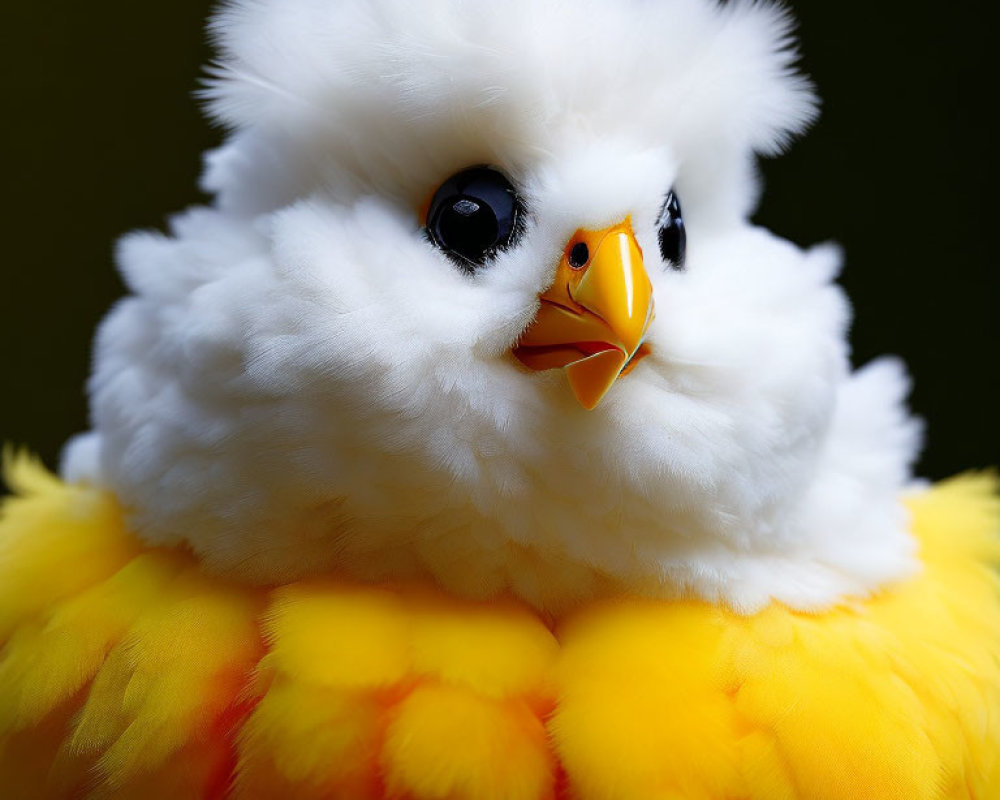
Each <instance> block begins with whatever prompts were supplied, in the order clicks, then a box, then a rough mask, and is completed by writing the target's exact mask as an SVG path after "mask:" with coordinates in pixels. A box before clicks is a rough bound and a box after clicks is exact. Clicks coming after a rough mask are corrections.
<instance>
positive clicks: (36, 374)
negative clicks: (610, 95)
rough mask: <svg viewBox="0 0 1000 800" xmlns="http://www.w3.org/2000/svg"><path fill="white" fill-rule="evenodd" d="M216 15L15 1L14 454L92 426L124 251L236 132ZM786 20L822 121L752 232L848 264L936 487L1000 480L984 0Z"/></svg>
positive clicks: (842, 10) (866, 327) (859, 359)
mask: <svg viewBox="0 0 1000 800" xmlns="http://www.w3.org/2000/svg"><path fill="white" fill-rule="evenodd" d="M331 2H332V0H331ZM210 5H211V4H210V3H209V2H207V1H206V0H170V1H169V2H165V0H145V2H141V3H137V2H134V1H132V2H125V0H105V1H104V2H102V3H77V2H70V0H56V2H52V3H48V4H28V3H14V2H9V3H6V4H5V8H4V14H3V16H4V19H3V23H2V26H3V28H4V29H5V30H4V31H3V34H2V35H3V37H4V39H5V40H6V41H4V42H3V43H2V47H0V59H2V64H0V67H2V71H0V75H2V78H0V80H2V81H3V84H4V90H3V106H2V107H3V117H2V119H3V122H2V124H0V131H2V135H3V137H4V139H5V144H4V148H3V152H4V155H5V158H4V164H5V166H4V174H5V178H6V180H5V182H4V192H3V199H4V204H5V211H4V213H3V214H2V215H0V218H2V222H3V239H2V242H3V245H2V252H3V259H4V260H3V266H2V270H3V273H2V281H0V337H2V338H0V341H2V342H3V346H2V347H3V354H4V357H5V358H4V361H5V363H4V364H3V367H2V369H0V381H2V385H0V440H6V441H10V442H14V443H17V444H23V445H28V446H30V447H31V448H32V449H34V450H35V451H37V452H39V453H40V454H41V455H42V456H43V457H44V458H45V460H46V461H47V462H48V463H49V464H50V465H54V464H55V463H56V461H57V457H58V452H59V448H60V446H61V444H62V442H63V441H64V440H65V439H66V437H67V436H69V435H70V434H72V433H74V432H76V431H79V430H81V429H83V428H84V427H85V425H86V410H85V399H84V390H83V386H84V381H85V378H86V375H87V372H88V362H89V358H90V342H91V336H92V332H93V329H94V326H95V324H96V323H97V321H98V320H99V319H100V318H101V316H102V315H103V314H104V312H105V311H106V309H107V308H108V306H109V305H110V304H111V303H112V302H114V300H115V298H116V297H118V296H120V295H121V293H122V287H121V284H120V283H119V281H118V279H117V277H116V276H115V274H114V270H113V268H112V264H111V247H112V242H113V240H114V239H115V237H117V236H118V235H120V234H121V233H123V232H125V231H127V230H129V229H131V228H135V227H154V226H160V225H162V223H163V219H164V216H165V215H166V214H168V213H170V212H172V211H175V210H179V209H181V208H183V207H185V206H187V205H189V204H192V203H197V202H199V201H200V200H201V199H202V198H201V197H200V195H199V194H198V192H197V190H196V187H195V181H196V177H197V175H198V172H199V168H200V153H201V151H202V150H204V149H205V148H207V147H209V146H211V145H212V144H214V143H216V142H217V141H218V140H219V136H220V133H219V131H217V130H212V129H211V128H210V126H209V125H208V124H207V123H206V122H204V121H203V120H202V119H201V117H200V115H199V112H198V108H197V103H196V102H195V101H194V99H193V98H192V91H193V90H194V89H195V88H196V86H197V81H198V78H199V75H200V74H201V73H200V65H202V64H204V63H206V62H207V61H208V59H209V58H210V52H209V49H208V47H207V46H206V44H205V37H204V35H203V33H202V21H203V18H204V17H205V16H206V14H207V12H208V11H209V8H210ZM791 5H792V8H793V11H794V12H795V14H796V15H797V16H798V18H799V21H800V28H799V30H800V37H801V41H802V49H803V53H804V59H803V65H804V67H805V69H806V71H807V72H809V73H810V74H811V75H812V76H813V78H814V80H815V81H816V83H817V84H818V86H819V89H820V93H821V95H822V97H823V100H824V107H823V116H822V118H821V120H820V122H819V123H818V125H817V126H816V127H815V128H814V130H813V131H812V132H811V133H810V134H809V135H808V136H807V137H806V138H805V139H802V140H800V141H799V142H797V143H796V144H795V145H794V146H793V147H792V149H791V150H790V152H789V153H788V154H786V155H785V156H783V157H782V158H781V159H778V160H777V161H772V162H768V163H766V164H765V165H764V173H765V176H766V179H767V188H766V191H765V195H764V200H763V203H762V206H761V209H760V211H759V213H758V215H757V219H758V220H759V221H760V222H761V223H763V224H765V225H767V226H768V227H770V228H772V229H773V230H775V231H777V232H779V233H780V234H782V235H784V236H786V237H788V238H790V239H792V240H794V241H796V242H799V243H802V244H809V243H814V242H818V241H824V240H829V239H832V240H835V241H838V242H840V243H841V244H842V245H843V246H844V247H845V249H846V252H847V266H846V269H845V271H844V274H843V279H842V282H843V283H844V285H845V286H846V287H847V289H848V291H849V293H850V295H851V298H852V299H853V302H854V306H855V310H856V322H855V325H854V328H853V331H852V334H851V341H852V343H853V347H854V355H855V361H856V363H864V362H865V361H867V360H869V359H871V358H872V357H874V356H876V355H879V354H881V353H896V354H899V355H901V356H902V357H903V358H904V359H905V360H906V362H907V363H908V364H909V367H910V369H911V371H912V372H913V374H914V375H915V378H916V389H915V392H914V394H913V397H912V404H913V407H914V408H915V409H916V411H917V412H918V413H919V414H921V415H922V416H924V417H925V418H927V420H928V422H929V436H928V443H927V447H926V450H925V454H924V457H923V459H922V461H921V464H920V472H921V473H922V474H924V475H926V476H929V477H933V478H940V477H944V476H946V475H949V474H951V473H954V472H956V471H959V470H962V469H964V468H968V467H981V466H986V465H989V464H997V463H1000V426H998V414H997V410H996V404H997V401H996V397H997V394H996V391H995V386H996V378H995V374H996V372H997V356H996V351H997V345H998V343H1000V335H998V334H1000V320H998V314H997V307H998V294H1000V290H998V281H997V276H996V259H995V256H994V252H995V247H996V245H995V243H994V239H995V233H994V231H995V230H996V215H995V213H994V211H995V201H994V200H993V198H992V196H991V194H992V192H991V189H992V183H993V181H994V179H995V178H994V175H993V174H992V171H991V170H990V169H988V166H987V155H988V153H989V154H990V155H992V152H991V148H988V142H987V137H988V135H989V134H990V133H991V131H990V130H989V126H988V125H987V122H986V118H987V115H988V114H990V115H992V113H993V110H992V109H991V108H990V106H992V105H995V102H996V97H997V91H996V88H995V80H994V79H995V77H996V76H995V75H994V74H987V57H986V53H987V46H988V44H987V41H988V40H987V37H988V36H989V35H990V33H989V30H988V28H989V26H988V25H987V23H986V21H985V19H984V17H983V15H982V13H981V12H980V11H979V4H976V3H967V4H963V3H949V4H947V5H946V4H939V3H930V2H926V3H909V4H893V3H889V4H884V3H871V2H859V1H858V0H853V1H845V2H838V3H817V2H807V0H798V1H797V2H793V3H791ZM662 34H663V37H664V46H669V31H663V32H662ZM991 43H992V42H991ZM989 68H990V69H991V70H992V69H993V67H992V64H991V65H990V67H989ZM991 84H992V85H991Z"/></svg>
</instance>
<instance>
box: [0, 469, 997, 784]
mask: <svg viewBox="0 0 1000 800" xmlns="http://www.w3.org/2000/svg"><path fill="white" fill-rule="evenodd" d="M11 476H12V481H11V482H12V484H13V485H14V486H15V487H16V488H17V489H18V490H19V492H20V493H21V495H22V497H20V498H18V499H15V500H12V501H10V502H8V503H7V504H5V505H4V506H3V518H2V521H0V786H2V787H3V790H2V792H3V794H4V797H10V798H33V799H34V798H37V799H38V800H41V799H42V798H53V800H56V799H57V798H58V799H59V800H63V798H67V797H74V798H75V797H86V798H88V800H99V799H100V798H109V797H114V798H119V799H120V800H124V799H125V798H136V800H155V799H156V798H171V800H176V798H205V799H206V800H218V799H219V798H222V797H229V798H241V799H242V798H246V799H247V800H268V799H272V798H273V799H275V800H277V798H295V800H311V799H312V798H315V800H320V799H321V798H322V799H323V800H329V799H330V798H341V799H343V798H351V800H385V798H393V799H394V800H398V799H399V798H407V799H408V800H442V799H443V798H456V799H458V798H460V799H461V800H570V798H572V800H650V798H663V799H664V800H667V798H671V799H672V798H683V800H695V799H696V798H697V799H698V800H732V798H742V799H743V800H992V799H994V798H996V797H998V796H1000V795H998V792H1000V746H998V742H1000V656H998V654H1000V579H998V573H997V571H996V565H997V564H998V563H1000V540H998V538H997V534H998V524H1000V507H998V506H1000V504H998V502H997V499H996V496H995V494H994V493H995V490H996V482H995V480H991V479H989V478H982V477H966V478H962V479H958V480H955V481H951V482H949V483H947V484H944V485H941V486H940V487H936V488H934V489H933V490H931V491H928V492H926V493H921V494H920V495H919V496H916V497H913V498H911V500H910V506H911V508H912V510H913V516H914V526H913V530H914V534H915V536H916V537H917V539H918V541H919V542H920V546H921V554H922V559H923V562H924V565H925V569H924V570H923V571H922V572H921V574H920V575H918V576H916V577H914V578H912V579H910V580H907V581H903V582H902V583H900V584H899V585H897V586H895V587H893V588H892V589H891V590H888V591H885V592H881V593H879V594H877V595H876V596H874V597H873V598H871V599H869V600H868V601H866V602H865V603H852V604H845V605H843V606H841V607H838V608H836V609H833V610H830V611H828V612H825V613H821V614H811V613H798V612H794V611H791V610H789V609H787V608H785V607H782V606H780V605H772V606H771V607H769V608H767V609H765V610H764V611H762V612H760V613H759V614H756V615H753V616H743V615H740V614H737V613H734V612H732V611H727V610H726V609H724V608H720V607H719V606H717V605H711V604H708V603H704V602H700V601H696V600H683V601H643V600H635V599H631V600H625V599H617V600H610V601H604V602H596V603H592V604H590V605H589V606H588V607H587V608H586V609H583V610H581V611H577V612H574V613H572V614H570V615H569V616H568V617H566V618H565V619H563V620H562V621H561V622H560V623H559V624H557V625H550V624H547V623H546V621H545V620H544V619H542V618H540V617H539V616H538V615H537V614H535V613H534V612H532V611H531V609H529V608H528V607H526V606H524V605H523V604H519V603H514V602H510V601H504V602H487V603H482V602H469V601H457V600H455V599H454V598H450V597H447V596H444V595H442V594H441V593H440V592H437V591H434V590H428V589H427V588H426V587H413V586H400V585H391V584H390V585H383V586H362V585H358V584H354V583H351V582H346V581H343V580H330V579H323V580H307V581H301V582H297V583H294V584H291V585H287V586H283V587H280V588H271V589H257V588H253V587H248V586H245V585H241V584H236V583H232V582H229V581H226V580H224V579H222V578H215V577H212V576H206V575H205V573H204V571H203V570H202V569H201V566H200V565H199V564H198V563H197V561H196V560H195V559H193V558H192V557H190V556H189V555H188V554H184V553H180V552H176V551H165V550H148V549H146V548H144V547H142V546H141V545H140V543H139V542H137V541H136V540H135V539H134V538H133V537H131V536H130V534H129V533H128V532H127V530H126V529H125V526H124V523H123V520H122V518H121V515H120V512H119V509H118V507H117V505H116V504H115V502H114V500H113V498H111V497H110V496H109V495H107V494H106V493H103V492H101V491H99V490H96V489H93V488H88V487H81V486H66V485H63V484H60V483H59V482H57V481H55V480H53V479H52V477H51V476H49V475H47V474H44V473H43V472H41V471H40V470H39V469H38V468H37V467H36V466H34V465H32V464H30V463H28V462H25V461H21V462H19V463H17V464H15V465H14V468H13V470H12V472H11ZM39 575H44V576H46V580H44V581H42V580H37V579H36V578H37V576H39Z"/></svg>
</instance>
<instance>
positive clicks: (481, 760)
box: [381, 685, 555, 800]
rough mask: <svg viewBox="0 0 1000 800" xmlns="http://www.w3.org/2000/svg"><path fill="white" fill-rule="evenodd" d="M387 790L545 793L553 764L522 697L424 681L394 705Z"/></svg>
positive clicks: (484, 798)
mask: <svg viewBox="0 0 1000 800" xmlns="http://www.w3.org/2000/svg"><path fill="white" fill-rule="evenodd" d="M381 762H382V768H383V771H384V775H385V781H386V789H387V794H388V796H390V797H409V798H413V800H452V798H476V800H544V798H548V797H551V796H552V791H553V787H554V784H555V764H554V759H553V758H552V756H551V755H550V753H549V747H548V742H547V740H546V733H545V727H544V725H543V724H542V722H541V720H539V719H538V718H537V717H536V716H535V715H534V714H533V713H532V711H531V710H530V709H529V708H528V707H527V706H526V705H524V704H523V703H518V702H516V701H515V702H510V701H508V702H501V701H498V700H494V699H491V698H488V697H484V696H482V695H480V694H477V693H476V692H473V691H471V690H469V689H463V688H461V687H457V686H434V685H429V686H421V687H419V688H417V689H415V690H414V691H413V693H412V694H410V695H409V696H408V697H407V698H406V699H405V700H403V702H401V703H400V704H399V705H398V706H397V707H396V708H395V709H393V712H392V721H391V722H390V724H389V728H388V731H387V733H386V741H385V746H384V748H383V750H382V759H381Z"/></svg>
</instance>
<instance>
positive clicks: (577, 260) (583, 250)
mask: <svg viewBox="0 0 1000 800" xmlns="http://www.w3.org/2000/svg"><path fill="white" fill-rule="evenodd" d="M588 261H590V248H588V247H587V244H586V242H577V243H576V244H575V245H573V249H572V250H570V251H569V265H570V266H571V267H572V268H573V269H582V268H583V267H585V266H586V265H587V262H588Z"/></svg>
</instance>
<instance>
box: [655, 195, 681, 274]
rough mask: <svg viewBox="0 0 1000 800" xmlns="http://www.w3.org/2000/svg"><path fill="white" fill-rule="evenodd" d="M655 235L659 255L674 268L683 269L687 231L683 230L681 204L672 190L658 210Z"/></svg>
mask: <svg viewBox="0 0 1000 800" xmlns="http://www.w3.org/2000/svg"><path fill="white" fill-rule="evenodd" d="M657 228H658V231H657V236H658V237H659V240H660V255H662V256H663V260H664V261H666V262H668V263H669V264H670V266H671V267H673V268H674V269H684V256H685V254H686V253H687V232H686V231H685V230H684V217H683V216H682V215H681V204H680V201H679V200H678V199H677V195H676V194H674V192H673V190H671V191H670V194H668V195H667V200H666V202H665V203H664V204H663V210H662V211H660V220H659V222H658V223H657Z"/></svg>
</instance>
